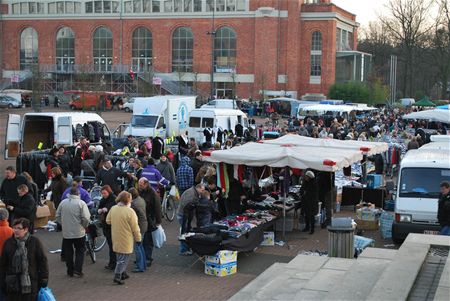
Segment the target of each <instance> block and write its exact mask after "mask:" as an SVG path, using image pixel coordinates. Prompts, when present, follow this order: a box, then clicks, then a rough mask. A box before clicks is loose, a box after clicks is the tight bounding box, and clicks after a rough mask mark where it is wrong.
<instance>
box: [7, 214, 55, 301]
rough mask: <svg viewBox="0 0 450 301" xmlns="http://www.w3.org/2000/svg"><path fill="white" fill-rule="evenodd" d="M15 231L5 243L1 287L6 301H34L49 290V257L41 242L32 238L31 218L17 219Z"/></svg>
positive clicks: (13, 226)
mask: <svg viewBox="0 0 450 301" xmlns="http://www.w3.org/2000/svg"><path fill="white" fill-rule="evenodd" d="M12 228H13V230H14V236H13V237H11V238H9V239H8V240H7V241H5V244H4V247H3V253H2V256H1V257H0V288H1V291H2V292H4V293H5V295H6V300H27V301H28V300H29V301H32V300H33V301H34V300H37V295H38V292H39V289H40V288H41V287H47V283H48V276H49V275H48V274H49V273H48V262H47V256H46V255H45V251H44V248H43V247H42V244H41V242H40V241H39V239H38V238H37V237H35V236H33V235H30V232H29V230H30V222H29V221H28V220H27V219H25V218H20V219H17V220H15V221H14V223H13V224H12ZM18 264H19V265H20V266H18ZM24 264H26V267H27V271H24V266H23V265H24Z"/></svg>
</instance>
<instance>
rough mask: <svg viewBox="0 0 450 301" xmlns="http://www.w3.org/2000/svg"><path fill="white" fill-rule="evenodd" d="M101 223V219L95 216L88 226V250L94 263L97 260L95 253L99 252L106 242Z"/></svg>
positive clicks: (86, 236) (86, 237)
mask: <svg viewBox="0 0 450 301" xmlns="http://www.w3.org/2000/svg"><path fill="white" fill-rule="evenodd" d="M100 224H101V223H100V221H99V220H98V219H96V218H94V219H92V220H91V221H90V222H89V225H88V226H87V228H86V235H85V240H86V243H85V244H86V252H87V253H88V255H89V257H90V258H91V260H92V263H95V262H96V260H97V255H96V254H95V253H97V252H99V251H100V250H101V249H102V248H103V247H104V246H105V244H106V237H105V235H103V231H101V226H100ZM99 232H100V233H99Z"/></svg>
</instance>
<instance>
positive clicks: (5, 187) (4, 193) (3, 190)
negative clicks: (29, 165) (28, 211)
mask: <svg viewBox="0 0 450 301" xmlns="http://www.w3.org/2000/svg"><path fill="white" fill-rule="evenodd" d="M21 184H25V185H28V181H27V179H26V178H25V177H24V176H21V175H16V177H15V178H14V179H4V180H3V182H2V186H1V187H0V199H1V200H2V201H3V202H4V203H5V204H6V205H11V204H12V203H13V202H14V201H17V200H18V199H19V194H18V193H17V187H19V186H20V185H21Z"/></svg>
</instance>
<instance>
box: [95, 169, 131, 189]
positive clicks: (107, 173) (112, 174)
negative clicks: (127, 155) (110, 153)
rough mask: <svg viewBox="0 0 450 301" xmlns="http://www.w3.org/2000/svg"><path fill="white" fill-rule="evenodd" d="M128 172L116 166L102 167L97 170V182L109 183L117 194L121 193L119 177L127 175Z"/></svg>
mask: <svg viewBox="0 0 450 301" xmlns="http://www.w3.org/2000/svg"><path fill="white" fill-rule="evenodd" d="M126 176H127V173H126V172H123V171H121V170H120V169H118V168H116V167H111V168H110V169H105V168H102V169H100V170H99V171H98V172H97V177H96V182H97V184H98V185H101V186H103V185H109V186H111V189H112V191H113V192H114V193H115V194H119V192H120V191H121V190H120V186H119V182H118V180H117V178H119V177H126Z"/></svg>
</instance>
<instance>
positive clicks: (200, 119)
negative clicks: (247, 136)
mask: <svg viewBox="0 0 450 301" xmlns="http://www.w3.org/2000/svg"><path fill="white" fill-rule="evenodd" d="M237 124H241V125H242V126H243V127H244V132H245V130H246V129H247V128H248V118H247V115H246V114H245V113H244V112H242V111H241V110H233V109H214V108H200V109H195V110H192V111H191V113H190V116H189V128H188V132H189V137H190V138H195V140H196V141H197V142H200V143H203V142H204V141H205V136H204V134H203V131H204V129H205V128H212V129H213V128H217V129H218V128H221V129H222V130H227V131H229V130H232V131H233V133H234V130H235V126H236V125H237Z"/></svg>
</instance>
